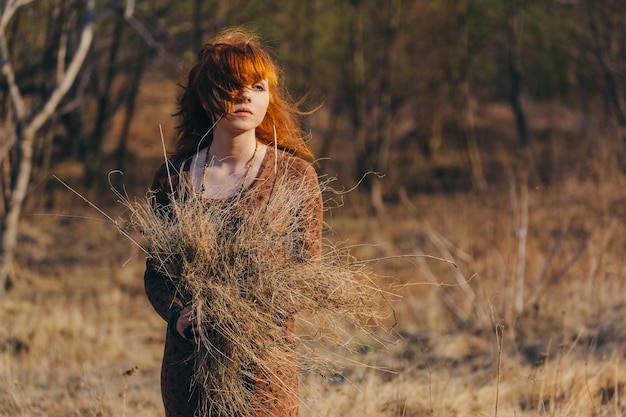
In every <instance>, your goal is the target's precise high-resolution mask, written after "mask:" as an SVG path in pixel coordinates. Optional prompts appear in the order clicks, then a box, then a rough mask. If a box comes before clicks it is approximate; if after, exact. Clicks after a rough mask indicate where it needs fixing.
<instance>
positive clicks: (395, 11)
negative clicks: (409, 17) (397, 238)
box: [370, 0, 402, 215]
mask: <svg viewBox="0 0 626 417" xmlns="http://www.w3.org/2000/svg"><path fill="white" fill-rule="evenodd" d="M401 5H402V0H390V1H389V3H388V4H387V13H388V16H387V22H386V26H387V27H386V31H385V32H386V33H385V44H386V46H387V48H386V50H385V53H384V58H383V66H382V74H381V83H380V101H379V103H378V107H379V123H378V132H377V133H378V138H377V140H376V142H377V143H376V149H375V154H376V159H375V162H374V166H375V170H376V171H378V172H380V173H386V172H387V170H388V168H389V154H390V150H391V139H392V137H391V136H392V124H393V109H392V107H393V106H392V99H393V98H392V94H391V82H392V76H393V70H394V63H395V57H396V52H395V48H394V45H395V43H396V38H397V34H398V31H399V29H400V13H401V12H402V7H401ZM370 201H371V204H372V207H373V208H374V211H375V212H376V214H378V215H380V214H382V213H383V212H384V211H385V203H384V201H383V183H382V181H381V180H380V179H378V178H375V179H374V181H373V182H372V188H371V190H370Z"/></svg>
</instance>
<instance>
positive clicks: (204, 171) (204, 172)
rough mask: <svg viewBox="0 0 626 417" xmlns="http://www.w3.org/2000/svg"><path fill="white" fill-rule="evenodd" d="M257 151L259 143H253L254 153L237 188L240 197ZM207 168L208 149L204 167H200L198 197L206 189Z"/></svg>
mask: <svg viewBox="0 0 626 417" xmlns="http://www.w3.org/2000/svg"><path fill="white" fill-rule="evenodd" d="M258 150H259V142H258V141H255V143H254V152H253V153H252V157H251V158H250V161H248V167H247V168H246V173H245V174H244V176H243V181H242V182H241V187H239V192H238V195H241V193H243V190H245V188H246V183H247V182H248V177H249V176H250V171H252V166H253V165H254V162H255V161H256V154H257V151H258ZM209 166H210V160H209V148H207V150H206V156H205V157H204V167H202V185H201V186H200V195H203V194H204V191H205V190H206V187H205V185H204V184H205V183H206V178H207V172H208V170H209Z"/></svg>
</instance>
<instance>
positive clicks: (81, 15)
mask: <svg viewBox="0 0 626 417" xmlns="http://www.w3.org/2000/svg"><path fill="white" fill-rule="evenodd" d="M29 3H30V1H28V0H9V1H7V2H5V3H4V9H3V10H2V14H1V15H0V62H1V64H0V65H1V67H0V68H1V71H2V74H3V75H4V77H5V81H6V86H7V90H8V93H9V94H8V96H9V101H10V103H11V111H10V112H8V113H7V115H8V114H10V117H11V121H10V122H9V121H8V120H6V121H5V122H6V123H7V124H8V125H9V126H11V127H10V128H9V129H10V130H9V132H8V133H9V135H7V136H6V139H5V141H4V143H2V147H1V149H2V154H0V164H2V167H1V168H2V172H3V177H2V195H3V206H4V209H5V213H4V216H3V217H2V224H1V226H0V237H1V239H2V240H1V241H0V245H1V246H0V256H1V258H0V298H2V297H3V296H4V292H5V291H6V287H7V282H8V279H9V274H10V271H11V267H12V264H13V259H14V257H15V247H16V243H17V234H18V228H19V220H20V215H21V212H22V206H23V204H24V200H25V198H26V195H27V192H28V187H29V183H30V179H31V174H32V168H33V156H34V155H33V154H34V153H33V149H34V147H35V145H36V140H37V139H38V137H37V135H38V134H39V132H40V130H41V129H42V127H43V126H44V124H45V123H46V122H47V121H48V120H49V119H50V118H51V117H52V116H53V114H54V113H55V111H56V110H57V107H58V106H59V103H60V102H61V100H62V99H63V98H64V96H65V95H66V93H67V92H68V91H69V89H70V87H71V86H72V84H73V82H74V80H75V79H76V76H77V75H78V72H79V70H80V68H81V66H82V65H83V63H84V61H85V58H86V56H87V53H88V51H89V48H90V47H91V42H92V39H93V33H94V26H95V18H96V10H95V0H87V2H86V3H85V4H84V5H83V7H82V8H81V10H76V8H69V9H63V6H64V4H54V5H53V7H52V8H51V9H48V11H49V13H50V14H51V15H56V16H61V15H62V16H63V18H64V23H63V24H62V25H56V24H54V25H51V26H49V27H50V28H52V29H51V32H52V33H53V34H55V35H57V36H56V39H54V40H52V41H50V40H49V39H44V45H46V46H50V47H52V48H53V49H54V50H55V51H56V54H55V55H56V57H52V56H51V51H48V50H46V52H45V53H42V54H40V55H38V54H34V53H33V51H32V47H33V45H27V46H26V47H25V45H21V44H20V43H19V42H16V39H17V38H18V37H21V36H24V33H23V32H22V31H23V30H26V31H27V32H26V33H28V31H29V30H31V29H32V28H33V27H34V26H33V25H34V24H36V22H30V23H26V22H21V21H20V19H19V18H18V17H17V16H16V15H17V14H18V13H20V12H24V9H25V6H27V5H28V4H29ZM31 11H32V9H31ZM10 25H12V26H10ZM7 30H11V35H10V36H11V38H10V37H8V36H7ZM34 32H38V31H36V30H35V31H34ZM20 41H22V40H21V39H20ZM36 44H41V43H39V42H37V43H36ZM36 44H35V45H36ZM10 46H12V47H13V48H14V49H13V50H11V49H9V47H10ZM46 49H47V48H46ZM26 50H28V55H30V56H31V57H32V58H27V59H25V60H24V61H21V62H20V61H19V60H18V59H17V58H18V57H19V55H20V54H24V53H26ZM35 57H40V58H41V60H42V66H41V67H39V68H37V67H30V65H28V64H30V60H31V59H35ZM16 62H18V63H20V64H21V63H23V62H26V63H27V67H26V68H27V69H28V71H26V74H20V73H17V72H16V70H15V67H14V64H15V63H16ZM51 64H55V65H51ZM51 70H52V71H51ZM50 72H51V74H50ZM46 73H48V74H46ZM46 75H48V76H47V77H46ZM29 83H32V84H33V85H34V86H36V87H37V88H36V89H34V91H27V89H26V88H24V87H25V86H28V85H29ZM25 93H30V94H28V95H25Z"/></svg>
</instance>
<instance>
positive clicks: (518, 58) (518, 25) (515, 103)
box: [507, 5, 529, 147]
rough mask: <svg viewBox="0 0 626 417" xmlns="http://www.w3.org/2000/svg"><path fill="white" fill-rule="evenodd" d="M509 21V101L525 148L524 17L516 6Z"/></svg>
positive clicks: (526, 142)
mask: <svg viewBox="0 0 626 417" xmlns="http://www.w3.org/2000/svg"><path fill="white" fill-rule="evenodd" d="M512 7H513V8H514V10H513V11H512V13H511V14H512V16H511V21H510V22H509V23H508V25H507V26H508V31H509V34H508V35H509V54H508V55H509V74H510V77H511V90H510V94H509V101H510V103H511V107H512V109H513V114H514V115H515V123H516V126H517V135H518V137H519V141H520V145H522V146H523V147H527V146H528V145H529V142H528V127H527V123H526V113H525V112H524V107H523V104H522V94H523V92H524V72H523V68H522V47H521V44H520V43H521V39H520V38H521V31H522V28H523V24H524V20H523V19H524V15H523V14H522V13H523V12H522V10H520V9H519V8H518V7H517V5H513V6H512Z"/></svg>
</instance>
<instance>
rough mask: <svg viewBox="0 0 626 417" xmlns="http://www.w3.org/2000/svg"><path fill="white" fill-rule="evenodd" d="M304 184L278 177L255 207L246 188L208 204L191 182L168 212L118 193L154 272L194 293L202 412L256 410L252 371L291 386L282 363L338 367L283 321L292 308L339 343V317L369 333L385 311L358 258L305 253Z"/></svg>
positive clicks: (382, 296) (380, 293)
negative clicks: (310, 317)
mask: <svg viewBox="0 0 626 417" xmlns="http://www.w3.org/2000/svg"><path fill="white" fill-rule="evenodd" d="M183 187H184V185H183ZM309 189H310V187H308V188H307V187H306V185H305V184H304V183H303V182H302V180H284V181H280V180H279V181H278V182H277V183H276V185H275V187H274V190H273V192H272V195H271V197H270V198H269V199H268V200H267V201H266V202H265V203H264V205H263V206H262V209H260V210H250V209H249V207H250V204H249V202H248V201H246V199H247V198H251V197H249V196H248V194H244V195H241V196H239V197H236V198H233V199H228V200H224V201H211V203H210V204H209V203H207V201H206V200H205V199H203V198H202V197H198V196H196V195H195V194H194V193H193V192H191V191H190V190H189V189H181V190H178V192H177V193H176V194H177V195H178V198H176V199H175V200H174V201H172V202H171V212H167V213H164V212H160V211H158V210H157V211H155V210H154V209H153V205H152V201H151V199H150V197H148V199H146V200H145V201H140V202H130V201H129V200H127V199H126V200H124V204H125V205H126V206H127V207H128V209H129V212H130V220H131V224H132V226H133V227H134V228H136V229H137V230H139V231H140V232H141V234H142V235H143V237H144V238H145V242H146V245H147V249H148V250H149V252H150V254H151V256H153V257H154V258H155V259H156V261H157V263H158V264H159V265H160V270H161V271H160V272H162V273H163V274H164V275H165V276H167V277H168V278H169V279H170V280H171V281H172V282H173V283H174V284H175V285H176V288H177V290H178V291H180V292H181V293H184V294H190V295H191V299H192V300H193V304H192V305H193V307H194V310H193V313H194V314H195V316H196V317H197V320H198V321H199V323H201V324H202V326H201V332H200V343H199V345H198V349H197V351H196V355H195V363H196V371H195V378H194V381H193V383H194V384H195V386H196V387H197V388H199V392H200V393H201V397H202V398H203V400H202V401H201V407H202V409H203V410H202V411H203V412H204V413H205V414H203V415H212V414H211V413H215V414H216V415H239V414H240V413H241V414H248V413H254V411H253V410H250V409H249V407H250V404H251V395H252V391H251V389H250V384H251V383H258V382H260V381H255V379H256V378H259V375H263V376H264V377H265V378H268V379H271V380H272V383H274V384H279V385H282V387H281V388H283V390H285V391H288V392H289V390H290V389H291V388H292V387H290V386H288V384H286V383H285V381H283V377H282V375H281V373H280V372H279V368H280V367H281V364H295V363H298V368H299V370H300V371H311V370H315V371H316V372H323V371H328V372H335V369H333V363H332V362H331V361H330V360H327V359H325V358H324V356H323V355H321V354H318V352H316V351H315V349H313V348H312V345H311V344H310V343H307V342H310V339H309V338H308V337H300V336H298V335H297V334H295V333H292V332H291V331H290V330H288V329H287V327H288V326H285V322H286V321H290V320H293V317H294V315H295V314H299V315H302V316H303V317H304V316H305V315H306V314H307V313H313V315H314V316H316V317H317V318H318V319H321V320H317V321H315V322H312V321H309V322H308V325H309V326H311V325H314V326H317V327H318V328H317V331H315V332H314V333H316V334H317V335H323V337H324V338H326V339H327V340H330V341H332V342H333V343H335V344H339V345H342V344H346V343H348V340H347V339H346V338H347V337H350V336H347V335H348V333H346V332H343V331H342V330H341V329H342V328H343V327H344V326H342V325H341V323H348V324H349V325H350V326H351V327H353V328H354V327H356V328H357V329H360V330H365V331H369V329H370V328H372V327H377V328H380V327H379V326H380V325H381V324H382V323H383V321H384V320H386V319H387V315H388V314H387V313H388V311H389V310H387V309H383V308H382V307H383V305H384V304H385V303H386V300H385V293H384V292H383V291H381V290H380V289H379V288H378V287H377V286H376V285H375V284H374V283H373V282H372V280H371V279H370V278H369V276H368V272H367V270H366V269H365V268H364V267H363V265H361V264H359V263H358V262H355V261H354V259H351V258H350V257H349V256H348V255H347V254H345V253H342V252H341V251H338V250H337V249H336V248H332V247H326V248H325V249H324V251H323V253H322V255H321V257H320V259H308V258H307V257H306V256H305V254H304V253H305V248H304V247H303V244H302V242H301V240H302V239H303V238H304V239H305V240H306V233H307V232H306V230H303V225H304V224H307V219H302V218H299V211H300V209H301V207H302V206H303V205H304V204H305V202H306V201H309V200H311V195H308V194H307V193H310V192H311V191H307V190H309ZM251 194H253V193H251ZM294 219H297V220H296V221H294ZM284 254H287V256H284ZM242 375H244V376H245V377H246V378H242ZM246 380H247V381H246ZM291 394H292V395H297V393H295V392H292V393H291ZM242 410H243V411H242Z"/></svg>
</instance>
